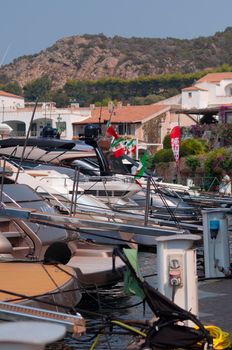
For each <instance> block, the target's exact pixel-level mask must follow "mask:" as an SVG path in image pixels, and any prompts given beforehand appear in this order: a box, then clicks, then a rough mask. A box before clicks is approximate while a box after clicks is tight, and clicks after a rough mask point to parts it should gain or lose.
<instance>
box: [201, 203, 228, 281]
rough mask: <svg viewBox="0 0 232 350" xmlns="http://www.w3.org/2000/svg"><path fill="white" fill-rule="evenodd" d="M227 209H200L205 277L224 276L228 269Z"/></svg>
mask: <svg viewBox="0 0 232 350" xmlns="http://www.w3.org/2000/svg"><path fill="white" fill-rule="evenodd" d="M227 212H228V209H223V208H220V209H209V210H202V217H203V238H204V265H205V277H206V278H217V277H225V275H226V274H227V273H229V271H230V248H229V235H228V218H227Z"/></svg>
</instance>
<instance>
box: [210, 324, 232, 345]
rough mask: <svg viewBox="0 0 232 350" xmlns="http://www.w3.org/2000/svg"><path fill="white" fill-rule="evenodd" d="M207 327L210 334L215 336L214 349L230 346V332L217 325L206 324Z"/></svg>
mask: <svg viewBox="0 0 232 350" xmlns="http://www.w3.org/2000/svg"><path fill="white" fill-rule="evenodd" d="M204 328H205V329H207V330H208V331H209V334H210V335H211V337H212V338H213V349H214V350H223V349H227V348H230V346H231V344H230V339H229V336H230V335H229V333H227V332H224V331H222V330H221V328H219V327H217V326H204Z"/></svg>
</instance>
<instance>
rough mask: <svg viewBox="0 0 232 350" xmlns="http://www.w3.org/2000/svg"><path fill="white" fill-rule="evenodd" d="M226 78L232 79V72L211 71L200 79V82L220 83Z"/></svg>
mask: <svg viewBox="0 0 232 350" xmlns="http://www.w3.org/2000/svg"><path fill="white" fill-rule="evenodd" d="M224 79H232V72H221V73H209V74H206V75H205V76H204V77H202V78H201V79H199V80H198V81H197V82H198V83H218V82H220V81H221V80H224Z"/></svg>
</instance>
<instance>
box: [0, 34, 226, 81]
mask: <svg viewBox="0 0 232 350" xmlns="http://www.w3.org/2000/svg"><path fill="white" fill-rule="evenodd" d="M223 64H228V65H232V27H228V28H227V29H226V30H225V31H223V32H217V33H216V34H215V35H213V36H209V37H199V38H196V39H191V40H187V39H175V38H166V39H159V38H133V37H132V38H123V37H119V36H115V37H113V38H108V37H106V36H104V35H103V34H99V35H82V36H78V35H76V36H70V37H65V38H63V39H60V40H58V41H57V42H56V43H55V44H54V45H52V46H51V47H49V48H47V49H44V50H42V51H41V52H39V53H37V54H35V55H30V56H22V57H19V58H17V59H15V60H14V61H13V62H12V63H10V64H7V65H5V66H2V67H1V68H0V83H1V79H8V80H9V81H17V82H18V83H19V84H20V85H21V86H24V85H25V84H26V83H27V82H29V81H32V80H34V79H37V78H39V77H41V76H42V75H44V74H47V75H48V76H49V78H50V79H51V81H52V85H53V87H54V88H62V87H63V86H64V84H65V83H66V81H67V80H72V79H79V80H87V79H90V80H96V79H100V78H108V77H118V78H123V79H133V78H136V77H139V76H152V75H156V74H162V73H174V72H183V73H190V72H195V71H197V70H202V69H206V68H213V67H217V66H220V65H223Z"/></svg>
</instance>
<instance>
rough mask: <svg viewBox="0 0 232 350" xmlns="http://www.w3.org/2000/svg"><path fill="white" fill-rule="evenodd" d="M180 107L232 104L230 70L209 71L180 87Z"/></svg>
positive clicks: (231, 76) (208, 106)
mask: <svg viewBox="0 0 232 350" xmlns="http://www.w3.org/2000/svg"><path fill="white" fill-rule="evenodd" d="M181 99H182V102H181V104H182V108H185V109H187V108H189V109H192V108H199V109H200V108H211V107H215V106H222V105H229V104H232V72H223V73H209V74H207V75H205V76H204V77H202V78H201V79H199V80H198V81H197V82H196V83H195V84H194V85H193V86H190V87H187V88H185V89H182V95H181Z"/></svg>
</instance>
